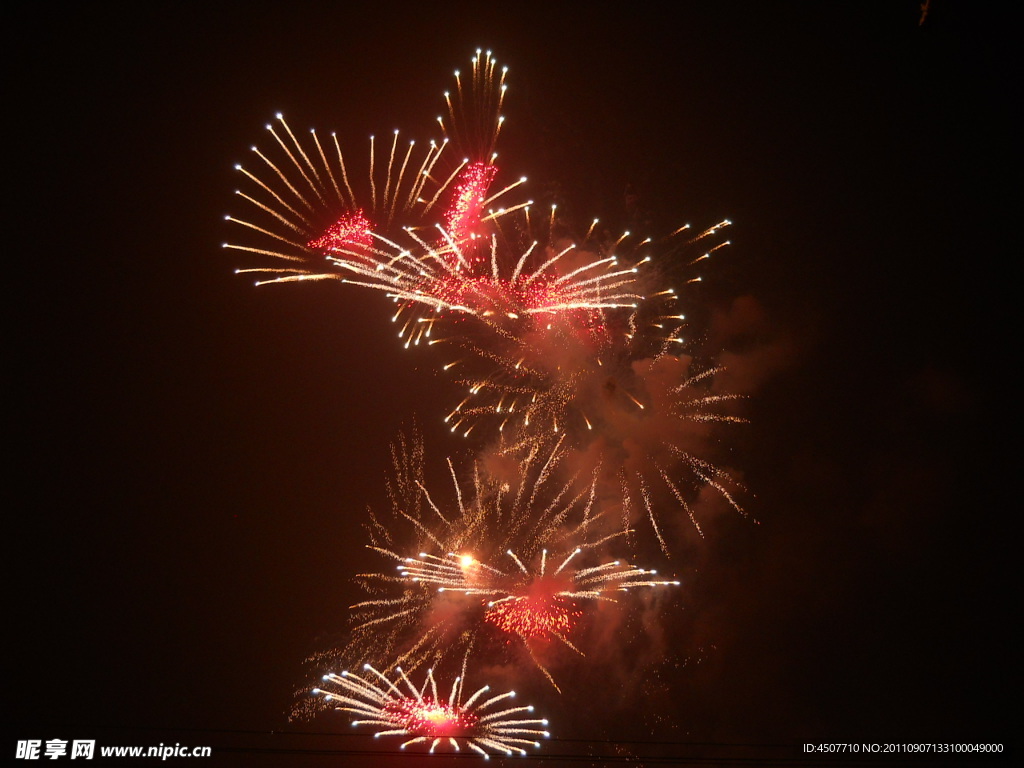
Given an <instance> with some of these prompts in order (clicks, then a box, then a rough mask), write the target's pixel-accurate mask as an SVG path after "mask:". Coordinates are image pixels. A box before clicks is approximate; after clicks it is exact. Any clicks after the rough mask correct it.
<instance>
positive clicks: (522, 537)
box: [331, 439, 678, 688]
mask: <svg viewBox="0 0 1024 768" xmlns="http://www.w3.org/2000/svg"><path fill="white" fill-rule="evenodd" d="M564 456H565V454H564V452H563V451H562V450H561V448H560V447H559V446H557V445H556V446H555V448H554V449H553V450H552V451H550V452H543V453H541V452H539V451H538V452H534V453H533V454H530V455H528V456H527V457H526V458H525V460H524V461H523V463H522V466H521V467H520V468H519V474H518V477H516V478H513V479H512V480H511V481H509V480H502V479H498V478H497V477H495V475H494V474H492V473H491V472H489V471H488V469H487V467H486V466H485V465H484V463H483V462H477V463H475V464H474V466H473V469H472V475H471V477H470V478H466V479H463V480H460V479H459V477H458V476H457V474H456V472H455V470H454V467H453V465H452V464H451V463H450V462H449V470H450V472H451V482H452V484H451V493H450V495H451V496H454V503H443V502H442V503H438V501H437V500H435V497H434V495H433V494H431V493H430V491H428V490H427V486H426V484H425V483H424V478H423V468H422V462H423V450H422V442H420V441H419V440H416V439H412V440H400V441H399V442H398V443H397V444H396V450H395V465H396V472H395V474H394V477H393V479H392V481H391V484H390V491H391V495H392V511H391V515H390V516H389V519H385V518H384V517H381V516H377V515H375V516H374V517H373V524H372V526H371V527H370V533H371V539H372V542H373V543H372V544H371V545H370V548H371V549H372V550H374V551H376V552H377V553H379V554H380V555H382V556H383V557H385V558H386V559H388V560H390V561H391V562H393V563H394V569H393V570H390V571H389V570H385V571H382V572H377V573H363V574H359V575H358V576H357V582H358V583H360V584H361V585H362V586H363V587H364V588H365V589H366V590H367V591H368V592H370V593H371V597H370V599H367V600H363V601H361V602H358V603H356V604H355V605H353V606H351V611H352V619H353V624H354V626H353V630H352V635H351V640H350V642H349V644H348V645H347V646H346V647H345V648H344V649H341V650H339V651H338V652H336V653H335V654H334V656H333V657H332V658H331V662H332V663H338V662H340V663H343V664H347V665H351V664H353V663H361V662H370V663H372V664H374V666H378V667H384V668H390V667H391V666H405V667H407V668H410V669H414V668H416V667H419V666H422V665H427V664H431V665H436V664H438V663H440V662H441V661H442V660H443V659H446V658H451V656H452V655H453V654H465V653H468V652H469V651H471V650H473V649H474V648H475V647H477V646H478V645H479V644H490V643H493V642H498V643H499V644H500V645H506V646H508V645H509V644H510V643H511V645H512V648H510V651H511V650H514V649H515V648H520V649H522V650H523V651H524V652H525V653H526V654H527V655H528V656H529V657H530V658H531V660H532V661H533V663H534V664H535V665H536V667H537V668H538V670H540V671H541V673H542V674H543V675H544V676H545V677H546V678H547V679H548V680H549V681H550V682H551V683H552V685H554V686H555V687H556V688H557V687H558V686H557V684H556V683H555V680H554V678H553V677H552V674H551V672H550V671H549V669H548V663H545V660H544V659H542V658H541V657H540V656H538V653H541V652H542V653H543V654H545V655H550V652H547V651H546V643H543V642H542V641H545V640H547V639H552V638H554V639H557V640H559V641H561V643H563V644H564V645H565V646H567V647H569V648H571V649H572V650H573V651H575V652H577V653H581V651H580V650H579V648H577V645H576V644H575V643H574V642H573V639H572V638H571V634H572V630H573V625H574V623H575V621H576V619H577V618H579V617H580V616H582V615H583V614H584V612H586V611H588V610H589V609H588V606H589V605H592V604H593V603H595V602H597V601H608V602H617V601H618V600H619V599H620V598H621V597H623V596H624V594H625V593H626V592H628V591H629V590H631V589H633V588H635V587H660V586H667V585H670V584H677V583H678V582H675V581H673V580H660V579H657V578H655V577H656V572H655V571H652V570H645V569H641V568H637V567H635V566H632V565H628V564H625V563H622V562H621V561H618V560H615V561H603V562H602V561H600V560H598V561H597V562H598V563H599V564H597V565H590V564H587V565H579V563H580V562H581V561H583V560H584V559H585V558H587V559H589V561H590V562H593V555H592V554H591V555H590V556H589V558H588V555H587V554H584V553H590V552H593V551H596V550H597V549H598V548H601V547H604V546H606V545H608V543H609V542H612V541H614V540H616V539H618V538H620V537H622V536H624V535H625V533H626V532H624V531H619V530H614V527H615V526H616V525H617V519H616V517H615V515H614V514H605V513H597V512H595V509H594V507H595V492H596V486H595V482H596V473H594V474H593V475H592V476H591V477H590V478H589V479H581V478H579V477H576V476H573V477H570V479H568V480H566V481H558V482H555V481H554V480H553V477H554V473H555V472H556V471H557V470H558V468H559V466H560V464H561V462H562V461H563V459H564ZM549 548H550V550H549ZM549 551H550V552H561V553H562V554H559V555H558V556H557V557H552V556H549ZM410 552H412V553H417V554H415V555H413V554H410ZM512 641H514V642H512ZM538 643H540V645H538Z"/></svg>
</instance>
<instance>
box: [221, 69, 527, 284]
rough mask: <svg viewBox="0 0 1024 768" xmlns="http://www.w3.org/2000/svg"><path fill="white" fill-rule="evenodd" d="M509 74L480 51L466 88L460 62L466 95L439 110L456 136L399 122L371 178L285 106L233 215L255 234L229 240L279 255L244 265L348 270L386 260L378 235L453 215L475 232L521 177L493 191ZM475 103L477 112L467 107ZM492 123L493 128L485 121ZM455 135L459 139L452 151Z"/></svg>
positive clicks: (289, 276)
mask: <svg viewBox="0 0 1024 768" xmlns="http://www.w3.org/2000/svg"><path fill="white" fill-rule="evenodd" d="M504 80H505V70H502V71H501V73H500V75H499V74H498V73H497V71H496V67H495V62H494V59H493V58H492V57H491V55H490V53H488V54H487V55H486V57H482V56H481V54H480V53H479V52H478V54H477V56H476V57H475V58H474V60H473V75H472V84H471V87H469V88H467V89H463V87H462V82H461V77H460V75H459V73H458V72H456V83H457V91H456V96H455V97H454V99H453V98H452V97H451V95H450V94H448V93H446V94H445V100H446V102H447V103H448V109H449V116H450V121H449V123H448V125H447V126H446V125H445V123H444V121H443V120H441V118H438V119H439V121H440V122H441V127H442V129H445V130H446V131H447V130H451V131H452V132H453V134H454V136H455V141H454V142H452V141H451V140H450V139H449V137H448V136H445V138H444V139H443V140H441V141H435V140H431V141H430V142H428V143H427V144H426V145H422V144H421V145H420V146H417V143H416V142H415V141H409V142H408V143H407V144H406V143H404V142H403V141H402V140H401V139H400V132H399V131H397V130H396V131H394V133H393V135H392V137H391V139H390V141H387V140H385V141H378V140H377V139H376V137H374V136H371V137H370V148H369V172H368V174H367V177H366V179H363V178H361V177H360V176H357V175H356V174H353V173H351V172H350V171H351V170H352V169H353V168H354V164H353V162H352V159H351V157H348V158H346V155H345V153H343V152H342V147H341V145H340V144H339V142H338V138H337V136H336V134H334V133H331V134H330V137H329V139H323V138H321V135H320V134H318V133H317V132H316V131H315V130H311V131H310V137H309V138H308V139H307V140H305V141H302V140H300V139H299V138H298V137H297V136H296V135H295V133H294V132H293V131H292V128H291V126H290V125H289V124H288V123H287V121H286V120H285V118H284V116H283V115H281V114H280V113H279V114H278V115H277V116H276V122H275V123H268V124H267V126H266V127H267V131H268V132H269V134H270V136H271V137H272V139H273V141H272V143H271V144H270V149H269V150H263V149H260V148H258V147H256V146H253V147H252V152H253V154H254V155H255V160H254V161H253V164H252V165H251V166H247V165H242V164H238V165H236V166H235V168H236V170H237V171H238V172H239V173H240V174H242V176H243V177H244V183H243V187H242V188H240V189H238V190H236V194H237V195H238V196H239V197H240V198H241V199H242V200H243V201H244V203H245V206H246V211H247V212H246V213H245V214H244V215H242V216H238V217H236V216H231V215H229V216H226V217H225V218H226V219H227V220H228V221H230V222H232V223H233V224H235V225H238V226H239V227H242V228H243V229H244V233H245V234H244V237H242V238H241V240H240V241H239V242H230V243H224V247H225V248H228V249H231V250H234V251H241V252H243V253H246V254H248V255H250V256H255V257H258V258H269V259H271V264H272V265H271V266H265V267H263V266H258V267H252V268H245V269H239V270H236V271H237V272H239V273H243V274H254V275H256V276H257V277H258V278H259V279H258V281H257V285H262V284H265V283H283V282H293V281H301V280H341V279H343V278H344V274H340V273H339V272H337V271H335V270H336V269H337V267H339V266H345V265H347V266H348V267H350V268H352V269H362V268H366V267H369V268H376V267H381V266H382V261H381V256H382V253H381V252H380V251H379V250H377V245H378V244H377V241H376V240H375V238H376V237H386V236H387V235H388V234H394V233H395V232H397V231H399V229H400V227H402V226H408V225H417V226H422V225H425V224H429V223H430V222H433V223H434V224H437V225H440V224H441V223H442V222H443V224H444V226H445V227H446V231H447V236H448V237H454V238H455V241H456V242H463V241H466V240H468V239H469V238H471V237H472V236H475V234H476V227H477V226H478V224H479V221H480V218H481V210H482V207H483V206H485V205H487V204H489V203H492V202H494V201H496V200H499V199H500V198H501V197H502V195H503V194H505V192H507V191H508V190H509V189H513V188H515V187H516V186H518V185H519V183H521V182H516V183H514V184H512V185H510V186H509V187H507V188H506V189H505V190H502V191H501V192H499V193H497V194H495V195H490V196H488V194H487V191H488V189H489V187H490V185H491V182H492V181H493V180H494V177H495V175H496V173H497V168H496V167H495V166H494V165H493V160H494V153H493V149H494V144H495V142H496V141H497V137H498V132H499V130H500V127H501V124H502V122H503V120H504V118H502V117H501V116H500V114H499V111H500V107H501V102H502V100H503V98H504V94H505V91H506V87H507V86H506V85H505V82H504ZM464 90H465V93H464ZM473 109H476V110H477V111H476V112H474V113H473V114H472V115H471V116H470V115H469V114H468V113H467V110H473ZM488 123H489V124H490V128H488V129H485V128H483V127H482V126H484V125H485V124H488ZM485 137H486V138H485ZM453 143H454V144H455V146H456V149H455V150H448V151H447V152H446V151H445V150H446V149H448V148H449V146H450V145H451V144H453ZM459 150H462V151H464V152H466V153H467V154H466V156H465V157H463V159H462V160H461V161H460V160H457V159H455V158H453V157H452V155H453V154H454V153H455V152H458V151H459ZM356 179H358V183H353V181H354V180H356ZM439 239H440V238H439ZM342 254H343V256H342Z"/></svg>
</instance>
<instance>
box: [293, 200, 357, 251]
mask: <svg viewBox="0 0 1024 768" xmlns="http://www.w3.org/2000/svg"><path fill="white" fill-rule="evenodd" d="M369 230H370V221H369V219H367V218H366V216H364V215H363V212H362V211H361V210H359V211H354V212H352V213H345V214H342V216H341V218H340V219H338V220H337V221H336V222H334V223H333V224H331V226H329V227H328V228H327V231H325V232H324V233H323V234H322V235H320V237H318V238H316V239H314V240H310V241H309V242H308V243H306V246H307V247H309V248H313V249H314V250H317V251H321V252H323V253H345V252H351V251H353V250H355V251H358V250H361V249H363V248H369V247H370V243H372V242H373V238H372V237H371V236H370V231H369Z"/></svg>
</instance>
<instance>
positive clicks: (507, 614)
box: [484, 596, 580, 638]
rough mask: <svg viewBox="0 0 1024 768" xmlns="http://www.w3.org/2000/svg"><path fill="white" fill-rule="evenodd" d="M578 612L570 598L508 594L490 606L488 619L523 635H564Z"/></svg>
mask: <svg viewBox="0 0 1024 768" xmlns="http://www.w3.org/2000/svg"><path fill="white" fill-rule="evenodd" d="M579 615H580V612H579V611H578V610H576V609H575V608H574V606H573V604H572V602H571V601H569V600H566V599H565V598H561V597H535V596H530V597H510V598H508V599H506V600H502V601H501V602H499V603H495V604H493V605H491V606H490V607H489V608H488V609H487V611H486V612H485V613H484V621H487V622H489V623H491V624H493V625H494V626H496V627H497V628H498V629H500V630H502V631H503V632H510V633H512V634H516V635H519V636H520V637H524V638H537V637H547V636H550V635H553V634H554V635H563V636H564V635H565V634H567V633H568V632H570V631H571V630H572V628H573V621H574V619H576V618H577V617H578V616H579Z"/></svg>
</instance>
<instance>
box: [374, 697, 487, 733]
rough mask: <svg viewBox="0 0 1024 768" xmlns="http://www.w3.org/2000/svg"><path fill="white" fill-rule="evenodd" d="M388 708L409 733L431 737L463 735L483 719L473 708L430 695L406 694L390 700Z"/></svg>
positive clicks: (388, 712)
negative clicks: (465, 707) (417, 696)
mask: <svg viewBox="0 0 1024 768" xmlns="http://www.w3.org/2000/svg"><path fill="white" fill-rule="evenodd" d="M384 712H385V714H386V715H387V716H388V719H389V720H391V721H392V722H394V723H396V724H400V725H401V726H402V727H403V728H404V729H405V730H406V731H408V732H409V733H411V734H414V735H416V736H427V737H430V738H444V737H448V736H459V735H461V734H463V733H465V732H466V731H468V730H471V729H472V728H473V727H474V726H475V725H476V724H477V723H478V722H479V720H480V718H479V717H477V716H476V715H474V714H473V713H472V712H466V711H465V710H463V709H462V708H461V707H458V706H454V705H451V704H446V703H444V702H440V701H434V700H433V699H431V698H430V697H425V698H424V699H423V700H422V701H420V700H417V699H409V698H405V699H400V700H398V701H393V702H389V703H388V704H387V705H386V706H385V707H384Z"/></svg>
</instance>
